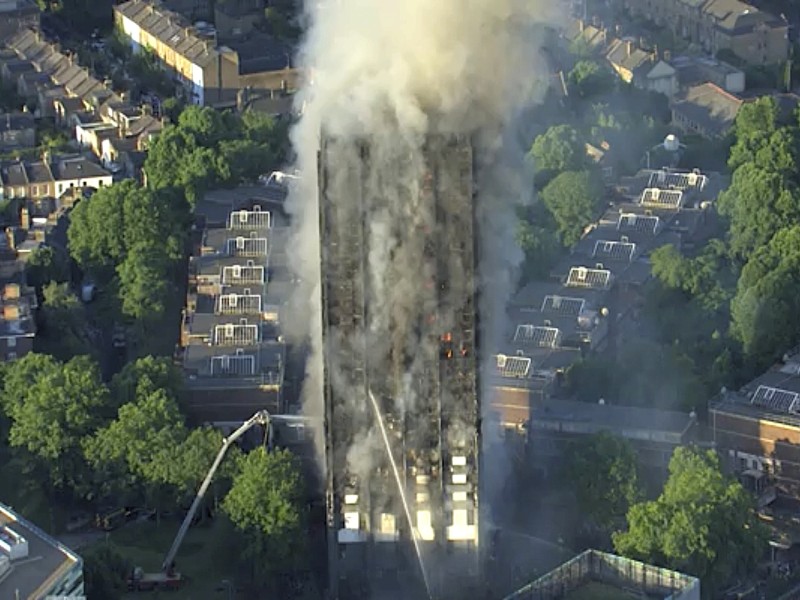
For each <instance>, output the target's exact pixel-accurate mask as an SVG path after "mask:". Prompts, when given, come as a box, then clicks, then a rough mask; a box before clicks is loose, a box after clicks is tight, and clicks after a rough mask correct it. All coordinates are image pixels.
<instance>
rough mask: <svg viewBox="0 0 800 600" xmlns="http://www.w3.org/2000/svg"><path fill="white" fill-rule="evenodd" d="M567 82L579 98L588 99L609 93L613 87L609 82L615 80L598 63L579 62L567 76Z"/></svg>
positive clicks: (589, 61) (591, 61)
mask: <svg viewBox="0 0 800 600" xmlns="http://www.w3.org/2000/svg"><path fill="white" fill-rule="evenodd" d="M567 81H568V82H569V84H570V86H572V87H573V88H574V89H575V91H577V92H578V95H579V96H581V97H584V98H586V97H590V96H596V95H598V94H602V93H603V92H605V91H607V90H608V89H609V88H610V87H611V86H610V83H609V82H612V81H613V79H612V78H611V77H609V73H608V71H607V69H604V68H603V67H601V66H600V65H599V64H598V63H597V62H595V61H593V60H579V61H578V62H577V63H575V66H574V67H573V68H572V70H571V71H570V72H569V75H567Z"/></svg>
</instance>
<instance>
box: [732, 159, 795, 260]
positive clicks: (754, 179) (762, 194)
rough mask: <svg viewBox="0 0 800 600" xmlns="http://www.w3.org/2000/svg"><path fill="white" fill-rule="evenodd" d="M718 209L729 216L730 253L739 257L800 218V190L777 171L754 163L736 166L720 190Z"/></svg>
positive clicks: (742, 256) (745, 257)
mask: <svg viewBox="0 0 800 600" xmlns="http://www.w3.org/2000/svg"><path fill="white" fill-rule="evenodd" d="M719 210H720V212H721V213H722V214H723V215H724V216H726V217H728V218H729V219H730V232H729V236H730V247H731V254H732V255H733V256H734V257H737V258H739V259H740V260H743V261H744V260H746V259H747V257H748V256H749V255H750V254H751V253H752V252H753V251H754V250H755V249H756V248H758V247H759V246H763V245H764V244H766V243H767V242H768V241H769V240H770V239H771V238H772V236H773V235H775V233H776V232H777V231H778V230H780V229H781V228H783V227H786V226H788V225H792V224H794V223H797V222H798V219H799V218H800V190H798V189H797V187H796V186H794V185H793V184H791V183H789V182H787V181H786V180H785V179H784V178H783V177H781V175H780V174H779V173H777V172H773V171H767V170H765V169H763V168H761V167H759V166H757V165H756V164H755V163H748V164H745V165H742V166H741V167H739V168H738V169H737V170H736V172H735V173H734V174H733V180H732V182H731V185H730V187H729V188H728V189H727V190H725V191H724V192H723V193H721V194H720V197H719Z"/></svg>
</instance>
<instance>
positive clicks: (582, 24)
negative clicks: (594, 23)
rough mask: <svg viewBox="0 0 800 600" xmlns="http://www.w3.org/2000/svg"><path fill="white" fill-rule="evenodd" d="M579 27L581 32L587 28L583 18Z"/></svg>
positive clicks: (579, 22)
mask: <svg viewBox="0 0 800 600" xmlns="http://www.w3.org/2000/svg"><path fill="white" fill-rule="evenodd" d="M578 27H579V28H580V32H581V33H583V30H584V29H586V23H584V22H583V19H580V20H579V21H578Z"/></svg>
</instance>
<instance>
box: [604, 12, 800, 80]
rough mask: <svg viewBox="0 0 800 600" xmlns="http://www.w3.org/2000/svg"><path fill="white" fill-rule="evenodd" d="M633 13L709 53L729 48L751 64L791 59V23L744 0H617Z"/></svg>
mask: <svg viewBox="0 0 800 600" xmlns="http://www.w3.org/2000/svg"><path fill="white" fill-rule="evenodd" d="M615 3H616V4H617V6H620V7H624V8H625V9H626V10H628V11H629V12H630V13H631V14H632V15H635V16H638V17H642V18H645V19H647V20H649V21H652V22H654V23H655V24H657V25H661V26H664V27H669V28H670V29H671V30H672V31H673V33H675V34H676V35H678V36H680V37H682V38H685V39H687V40H689V41H690V42H692V43H695V44H698V45H699V46H701V47H702V48H703V49H704V50H705V51H706V52H709V53H711V54H717V52H719V51H720V50H730V51H731V52H733V54H735V55H736V56H737V57H739V58H740V59H741V60H742V61H744V62H746V63H748V64H755V65H768V64H778V63H783V62H785V61H786V60H787V59H788V58H789V48H790V46H791V44H790V40H789V24H788V23H787V22H786V20H785V19H784V18H782V17H777V16H775V15H772V14H770V13H768V12H766V11H763V10H759V9H758V8H756V7H755V6H753V5H751V4H747V3H745V2H742V1H741V0H615Z"/></svg>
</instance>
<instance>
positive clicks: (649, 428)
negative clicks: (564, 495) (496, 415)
mask: <svg viewBox="0 0 800 600" xmlns="http://www.w3.org/2000/svg"><path fill="white" fill-rule="evenodd" d="M529 427H530V439H531V440H532V447H533V452H534V455H535V456H537V457H540V458H541V459H542V461H543V462H542V463H541V464H539V465H538V467H539V468H541V469H542V470H544V471H548V470H549V469H550V468H555V466H556V465H557V464H559V463H558V459H559V458H561V457H563V456H564V454H565V452H566V451H567V450H568V449H569V448H570V447H571V446H574V445H576V444H582V443H584V442H585V438H586V436H589V435H594V434H597V433H600V432H603V431H605V432H608V433H611V434H613V435H615V436H618V437H621V438H624V439H626V440H628V442H630V444H631V445H632V446H633V448H635V450H636V456H637V458H638V460H639V463H640V464H641V465H642V466H643V467H645V468H646V469H648V472H649V473H650V474H652V475H654V476H655V475H662V476H663V475H665V474H666V469H667V466H668V465H669V461H670V458H672V453H673V452H674V450H675V448H677V447H678V446H684V445H686V444H689V443H692V442H695V441H697V437H698V432H699V428H698V424H697V417H696V415H695V414H694V413H682V412H677V411H670V410H659V409H656V408H641V407H633V406H619V405H614V404H611V403H609V402H607V401H606V400H601V401H599V402H598V403H590V402H578V401H573V400H561V399H554V398H550V399H546V400H538V401H537V400H535V401H534V402H533V411H532V415H531V419H530V426H529Z"/></svg>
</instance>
